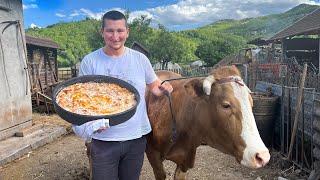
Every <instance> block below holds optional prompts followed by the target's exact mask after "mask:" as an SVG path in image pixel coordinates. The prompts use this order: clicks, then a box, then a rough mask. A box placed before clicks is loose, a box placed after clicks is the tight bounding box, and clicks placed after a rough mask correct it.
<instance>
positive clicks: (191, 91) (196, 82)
mask: <svg viewBox="0 0 320 180" xmlns="http://www.w3.org/2000/svg"><path fill="white" fill-rule="evenodd" d="M202 84H203V80H200V79H191V80H189V81H188V82H186V83H185V84H184V88H185V90H186V91H187V94H188V95H190V96H191V97H193V98H195V99H198V98H201V97H204V96H205V93H204V91H203V88H202Z"/></svg>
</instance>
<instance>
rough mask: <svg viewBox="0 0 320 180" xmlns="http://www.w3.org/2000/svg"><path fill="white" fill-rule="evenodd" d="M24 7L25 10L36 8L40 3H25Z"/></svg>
mask: <svg viewBox="0 0 320 180" xmlns="http://www.w3.org/2000/svg"><path fill="white" fill-rule="evenodd" d="M22 8H23V10H27V9H35V8H38V5H37V4H23V5H22Z"/></svg>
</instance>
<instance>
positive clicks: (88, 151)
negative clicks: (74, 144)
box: [85, 141, 92, 180]
mask: <svg viewBox="0 0 320 180" xmlns="http://www.w3.org/2000/svg"><path fill="white" fill-rule="evenodd" d="M85 145H86V148H87V156H88V159H89V174H90V177H89V180H92V160H91V142H89V141H87V142H86V143H85Z"/></svg>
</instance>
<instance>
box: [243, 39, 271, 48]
mask: <svg viewBox="0 0 320 180" xmlns="http://www.w3.org/2000/svg"><path fill="white" fill-rule="evenodd" d="M247 44H254V45H256V46H263V45H267V44H268V42H267V41H266V40H265V39H262V38H256V39H253V40H251V41H248V42H247Z"/></svg>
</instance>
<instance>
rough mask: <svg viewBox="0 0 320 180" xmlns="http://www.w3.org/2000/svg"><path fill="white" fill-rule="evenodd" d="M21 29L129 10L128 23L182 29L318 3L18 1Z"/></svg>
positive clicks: (315, 0) (287, 0)
mask: <svg viewBox="0 0 320 180" xmlns="http://www.w3.org/2000/svg"><path fill="white" fill-rule="evenodd" d="M22 3H23V13H24V26H25V28H29V27H39V28H43V27H46V26H48V25H52V24H55V23H59V22H70V21H79V20H82V19H85V18H86V17H90V18H95V19H101V17H102V15H103V14H104V13H105V12H107V11H108V10H112V9H116V10H119V11H122V12H124V11H125V10H129V11H130V15H129V21H132V19H134V18H136V17H140V16H141V15H146V16H147V17H149V18H151V19H152V24H154V25H156V24H159V23H161V24H163V25H164V26H165V27H167V28H168V29H169V30H186V29H193V28H196V27H200V26H204V25H207V24H210V23H213V22H215V21H217V20H221V19H243V18H249V17H257V16H264V15H269V14H275V13H282V12H285V11H287V10H289V9H291V8H293V7H295V6H297V5H299V4H302V3H304V4H311V5H320V0H162V1H161V0H148V1H143V0H22Z"/></svg>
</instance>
